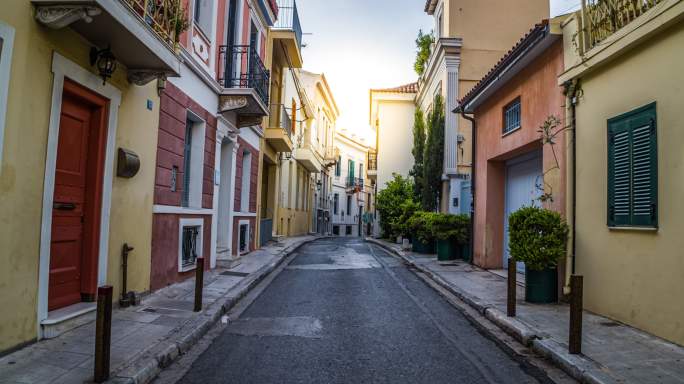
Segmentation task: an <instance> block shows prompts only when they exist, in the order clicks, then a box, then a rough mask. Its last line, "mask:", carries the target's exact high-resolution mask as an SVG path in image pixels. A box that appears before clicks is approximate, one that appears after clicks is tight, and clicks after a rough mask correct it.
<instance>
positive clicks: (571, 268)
mask: <svg viewBox="0 0 684 384" xmlns="http://www.w3.org/2000/svg"><path fill="white" fill-rule="evenodd" d="M563 86H564V87H565V92H564V93H565V98H566V101H565V105H566V106H567V107H566V109H565V116H566V121H570V125H569V129H567V130H566V131H565V139H566V143H570V145H571V147H570V151H568V152H567V159H568V161H567V166H566V178H567V181H568V187H567V188H566V191H567V193H568V194H569V196H566V199H565V212H566V216H567V222H568V226H569V227H570V233H569V234H568V248H567V251H566V258H565V271H566V272H565V284H564V285H563V294H564V295H566V296H567V295H570V294H571V293H572V289H571V288H570V276H571V275H573V274H574V273H575V249H576V246H575V227H576V225H575V223H576V213H575V212H576V207H577V198H576V196H577V184H576V179H577V164H576V159H577V156H576V155H577V142H576V140H575V139H576V137H577V134H576V130H577V123H576V121H575V117H576V116H577V110H576V109H577V93H578V80H576V79H575V80H572V81H567V82H565V84H563Z"/></svg>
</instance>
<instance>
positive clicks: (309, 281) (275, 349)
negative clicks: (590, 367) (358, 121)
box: [180, 238, 537, 384]
mask: <svg viewBox="0 0 684 384" xmlns="http://www.w3.org/2000/svg"><path fill="white" fill-rule="evenodd" d="M180 382H181V383H368V382H374V383H378V382H386V383H400V382H401V383H516V384H520V383H536V382H537V380H536V379H535V378H533V377H532V376H530V375H529V374H528V373H526V372H525V371H524V370H523V369H522V367H521V366H520V365H519V364H518V363H517V362H516V361H514V360H512V359H511V358H510V357H509V356H508V355H506V354H505V353H504V352H503V351H502V350H500V349H499V348H498V347H497V346H496V345H495V344H494V343H493V342H491V341H490V340H489V339H487V338H485V337H484V336H483V335H481V334H480V333H478V331H477V330H476V329H475V328H474V327H473V326H472V325H471V324H470V323H469V322H468V320H466V319H465V318H464V317H463V316H462V315H461V314H460V313H459V312H458V311H457V310H455V309H454V308H453V307H451V306H450V305H449V304H448V303H447V302H446V301H445V300H444V299H443V298H442V297H441V296H439V295H438V294H437V293H436V292H435V291H433V290H432V289H431V288H429V287H428V286H427V285H425V283H423V282H422V281H421V280H420V279H419V278H418V277H416V276H415V275H414V274H413V273H412V272H411V271H409V270H408V269H407V268H406V267H405V266H404V265H402V264H401V263H400V262H399V261H398V260H397V259H395V258H393V257H392V256H390V255H389V254H387V253H385V251H383V250H382V249H381V248H379V247H376V246H374V245H371V244H368V243H365V242H363V241H362V240H360V239H353V240H352V239H348V238H347V239H345V238H337V239H325V240H319V241H317V242H314V243H311V244H308V245H305V246H303V247H302V248H300V250H299V251H297V252H296V257H295V259H294V260H293V261H292V262H291V263H290V265H289V266H288V267H286V268H285V269H284V270H283V271H282V273H281V274H280V275H278V276H277V277H276V278H275V280H273V282H272V283H271V284H270V285H269V286H268V287H267V288H266V289H265V291H264V292H263V293H262V294H261V295H260V296H259V297H258V298H257V299H256V300H255V301H254V302H253V303H252V304H251V305H250V306H249V308H248V309H247V310H246V311H245V312H244V313H243V314H242V315H241V316H240V318H239V319H238V320H237V321H234V322H233V323H231V324H230V325H229V326H228V327H227V328H225V330H224V331H223V332H222V333H221V334H220V335H219V336H218V337H217V338H216V339H215V340H214V341H213V343H212V344H211V345H210V346H209V347H208V348H207V349H206V351H204V353H202V354H201V355H200V357H199V358H198V359H197V360H196V361H195V362H194V363H193V364H192V366H191V368H190V369H189V371H188V372H187V374H186V375H185V376H184V377H183V378H182V379H181V380H180Z"/></svg>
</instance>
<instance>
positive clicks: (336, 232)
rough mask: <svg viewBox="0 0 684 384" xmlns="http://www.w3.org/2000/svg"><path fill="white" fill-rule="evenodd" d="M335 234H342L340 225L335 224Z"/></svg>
mask: <svg viewBox="0 0 684 384" xmlns="http://www.w3.org/2000/svg"><path fill="white" fill-rule="evenodd" d="M333 235H335V236H339V235H340V226H339V225H333Z"/></svg>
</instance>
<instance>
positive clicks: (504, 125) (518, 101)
mask: <svg viewBox="0 0 684 384" xmlns="http://www.w3.org/2000/svg"><path fill="white" fill-rule="evenodd" d="M514 105H517V106H518V125H517V126H516V127H513V128H512V129H508V111H509V109H510V108H511V107H513V106H514ZM501 116H502V119H501V122H502V123H501V136H507V135H510V134H511V133H513V132H516V131H518V130H520V128H522V99H521V97H520V96H518V97H516V98H515V99H513V100H511V101H510V102H509V103H507V104H506V105H504V106H503V108H502V115H501ZM507 129H508V130H507Z"/></svg>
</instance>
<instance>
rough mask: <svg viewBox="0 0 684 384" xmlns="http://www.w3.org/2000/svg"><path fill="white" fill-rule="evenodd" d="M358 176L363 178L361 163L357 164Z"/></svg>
mask: <svg viewBox="0 0 684 384" xmlns="http://www.w3.org/2000/svg"><path fill="white" fill-rule="evenodd" d="M359 178H361V179H363V163H360V164H359Z"/></svg>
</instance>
